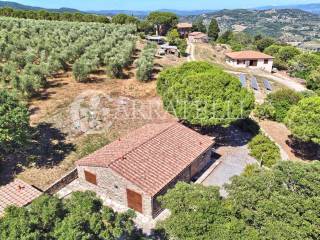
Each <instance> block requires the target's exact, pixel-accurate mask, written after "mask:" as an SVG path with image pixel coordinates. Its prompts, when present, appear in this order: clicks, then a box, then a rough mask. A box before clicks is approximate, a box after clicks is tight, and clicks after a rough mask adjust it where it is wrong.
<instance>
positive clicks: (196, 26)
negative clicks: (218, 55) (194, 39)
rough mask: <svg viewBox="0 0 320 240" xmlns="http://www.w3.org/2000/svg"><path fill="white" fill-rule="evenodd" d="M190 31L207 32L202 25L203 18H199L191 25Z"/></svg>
mask: <svg viewBox="0 0 320 240" xmlns="http://www.w3.org/2000/svg"><path fill="white" fill-rule="evenodd" d="M192 31H194V32H203V33H206V32H207V27H206V26H205V25H204V24H203V18H202V17H199V18H197V19H196V20H195V21H194V22H193V23H192Z"/></svg>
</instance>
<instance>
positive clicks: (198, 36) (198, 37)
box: [188, 32, 209, 43]
mask: <svg viewBox="0 0 320 240" xmlns="http://www.w3.org/2000/svg"><path fill="white" fill-rule="evenodd" d="M188 39H189V41H190V42H192V43H207V42H209V37H208V35H207V34H205V33H202V32H192V33H189V37H188Z"/></svg>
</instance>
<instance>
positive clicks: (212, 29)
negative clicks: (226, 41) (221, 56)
mask: <svg viewBox="0 0 320 240" xmlns="http://www.w3.org/2000/svg"><path fill="white" fill-rule="evenodd" d="M219 33H220V28H219V25H218V22H217V20H216V19H215V18H213V19H212V20H211V22H210V25H209V28H208V36H209V37H210V38H212V40H213V41H216V40H217V39H218V37H219Z"/></svg>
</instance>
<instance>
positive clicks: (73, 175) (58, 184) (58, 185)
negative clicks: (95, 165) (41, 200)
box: [44, 168, 78, 195]
mask: <svg viewBox="0 0 320 240" xmlns="http://www.w3.org/2000/svg"><path fill="white" fill-rule="evenodd" d="M77 178H78V171H77V169H76V168H75V169H73V170H71V171H70V172H68V173H67V174H66V175H64V176H63V177H62V178H60V179H59V180H57V181H55V182H54V183H53V184H52V185H50V186H49V187H48V188H47V189H46V190H44V193H47V194H51V195H53V194H56V193H57V192H59V191H60V190H61V189H62V188H64V187H65V186H67V185H68V184H69V183H71V182H73V181H74V180H75V179H77Z"/></svg>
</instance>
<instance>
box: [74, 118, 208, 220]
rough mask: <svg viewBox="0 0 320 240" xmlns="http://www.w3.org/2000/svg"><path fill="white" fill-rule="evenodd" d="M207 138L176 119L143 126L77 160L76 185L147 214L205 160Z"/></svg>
mask: <svg viewBox="0 0 320 240" xmlns="http://www.w3.org/2000/svg"><path fill="white" fill-rule="evenodd" d="M212 145H213V139H212V138H211V137H208V136H204V135H201V134H199V133H197V132H196V131H193V130H191V129H190V128H188V127H186V126H184V125H182V124H180V123H177V122H171V123H163V124H149V125H146V126H144V127H142V128H140V129H138V130H136V131H134V132H132V133H130V134H129V135H128V136H126V137H124V138H121V139H119V140H117V141H115V142H112V143H111V144H109V145H107V146H105V147H103V148H101V149H100V150H98V151H96V152H95V153H93V154H91V155H89V156H87V157H85V158H83V159H81V160H79V161H77V169H78V174H79V181H80V184H82V185H83V186H88V188H89V189H90V190H94V191H95V192H96V193H97V194H98V195H102V197H104V198H108V199H110V200H111V201H113V202H115V203H117V204H120V205H122V206H125V207H126V208H131V209H134V210H135V211H137V212H140V213H142V214H143V215H145V216H148V217H153V218H154V217H155V216H157V215H158V214H159V213H160V211H161V209H160V207H159V204H158V202H157V200H156V199H157V197H158V196H160V195H163V194H164V193H166V191H167V190H168V189H170V188H171V187H173V186H174V185H175V184H176V183H177V182H178V181H185V182H190V181H191V180H192V179H193V178H194V176H196V175H197V174H198V173H199V172H200V171H201V170H203V169H204V168H205V167H206V166H208V165H209V164H210V163H211V154H212Z"/></svg>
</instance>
